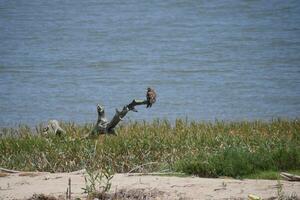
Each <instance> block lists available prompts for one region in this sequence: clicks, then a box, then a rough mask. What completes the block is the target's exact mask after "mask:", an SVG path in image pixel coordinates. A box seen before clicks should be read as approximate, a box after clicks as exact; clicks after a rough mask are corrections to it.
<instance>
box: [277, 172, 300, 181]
mask: <svg viewBox="0 0 300 200" xmlns="http://www.w3.org/2000/svg"><path fill="white" fill-rule="evenodd" d="M280 176H281V177H282V178H283V179H285V180H287V181H300V176H297V175H295V174H290V173H286V172H281V173H280Z"/></svg>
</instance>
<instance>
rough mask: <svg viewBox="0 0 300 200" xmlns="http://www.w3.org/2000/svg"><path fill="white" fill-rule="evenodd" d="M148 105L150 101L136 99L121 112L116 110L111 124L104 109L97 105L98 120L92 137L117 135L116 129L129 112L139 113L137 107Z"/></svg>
mask: <svg viewBox="0 0 300 200" xmlns="http://www.w3.org/2000/svg"><path fill="white" fill-rule="evenodd" d="M147 104H148V100H137V99H134V100H133V101H132V102H131V103H130V104H128V105H126V106H124V107H123V109H122V110H121V111H119V110H118V109H116V114H115V115H114V117H113V118H112V119H111V121H110V122H109V121H108V120H107V118H106V115H105V110H104V107H103V106H101V105H99V104H98V105H97V113H98V120H97V123H96V124H95V126H94V128H93V130H92V132H91V136H96V135H99V134H116V132H115V127H116V126H117V125H118V123H119V122H120V121H121V120H122V119H123V118H124V117H125V115H126V114H127V113H128V112H129V111H133V112H137V110H136V109H135V106H139V105H147Z"/></svg>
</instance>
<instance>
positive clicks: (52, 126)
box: [43, 119, 66, 136]
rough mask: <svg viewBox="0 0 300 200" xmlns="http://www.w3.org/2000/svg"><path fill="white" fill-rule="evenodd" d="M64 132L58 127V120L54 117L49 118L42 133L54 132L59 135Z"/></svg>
mask: <svg viewBox="0 0 300 200" xmlns="http://www.w3.org/2000/svg"><path fill="white" fill-rule="evenodd" d="M65 133H66V131H65V130H64V129H62V128H61V127H60V125H59V122H58V121H57V120H55V119H54V120H49V122H48V124H47V126H46V127H45V128H44V129H43V134H44V135H48V134H55V135H58V136H61V135H63V134H65Z"/></svg>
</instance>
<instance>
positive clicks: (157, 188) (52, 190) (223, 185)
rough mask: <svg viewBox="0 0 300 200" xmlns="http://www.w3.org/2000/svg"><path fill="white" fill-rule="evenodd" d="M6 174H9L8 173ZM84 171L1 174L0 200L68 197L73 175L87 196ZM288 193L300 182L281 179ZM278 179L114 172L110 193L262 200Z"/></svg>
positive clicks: (75, 188) (74, 186) (75, 190)
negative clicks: (252, 198)
mask: <svg viewBox="0 0 300 200" xmlns="http://www.w3.org/2000/svg"><path fill="white" fill-rule="evenodd" d="M6 175H7V176H6ZM84 176H85V171H84V170H82V171H78V172H72V173H48V172H45V173H41V172H38V173H11V174H4V173H2V176H0V199H26V198H30V197H32V196H33V195H34V194H45V195H53V196H55V197H58V196H61V197H65V194H66V191H67V187H68V179H69V178H71V192H72V198H73V199H75V197H79V198H82V199H85V198H86V196H87V195H86V194H83V190H82V188H84V187H85V181H84ZM280 184H282V189H283V191H284V193H285V194H286V195H290V194H292V193H294V194H296V195H297V196H298V197H300V182H288V181H282V180H281V181H280ZM278 188H279V185H278V181H276V180H235V179H229V178H225V179H221V178H218V179H214V178H199V177H170V176H153V175H151V176H149V175H146V176H145V175H143V176H141V175H130V176H129V175H128V174H115V175H114V177H113V179H112V187H111V190H110V191H111V192H116V191H120V190H122V189H125V190H126V191H130V190H141V191H144V192H148V193H147V194H149V193H150V194H151V192H152V193H153V194H155V195H154V196H153V197H154V199H247V197H248V195H249V194H255V195H257V196H259V197H261V198H263V199H270V198H272V197H276V196H277V193H278Z"/></svg>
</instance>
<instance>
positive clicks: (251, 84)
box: [0, 0, 300, 126]
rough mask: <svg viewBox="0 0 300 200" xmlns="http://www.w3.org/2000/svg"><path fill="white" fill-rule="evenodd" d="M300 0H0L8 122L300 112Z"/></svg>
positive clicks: (1, 114) (2, 115)
mask: <svg viewBox="0 0 300 200" xmlns="http://www.w3.org/2000/svg"><path fill="white" fill-rule="evenodd" d="M299 75H300V1H297V0H295V1H291V0H288V1H272V2H271V1H268V0H265V1H246V0H245V1H238V0H236V1H224V2H223V1H198V0H187V1H179V0H178V1H170V0H166V1H161V0H155V1H148V0H128V1H111V0H107V1H104V0H101V1H98V0H93V1H79V0H76V1H75V0H73V1H54V0H53V1H40V0H30V1H13V0H0V126H11V125H16V124H19V123H27V124H31V125H34V124H36V123H39V122H42V121H47V120H48V119H53V118H54V119H58V120H65V121H75V122H80V123H83V122H94V121H95V119H96V104H97V103H101V104H104V105H105V108H106V110H107V113H108V115H109V117H111V116H112V115H113V114H114V110H115V108H121V107H122V106H123V105H125V104H127V103H129V102H130V101H131V100H132V99H133V98H143V97H144V93H145V90H146V87H147V86H153V87H154V88H155V89H156V90H157V93H158V101H157V103H156V104H155V105H154V106H153V107H152V108H151V109H146V108H144V107H138V110H139V112H138V113H129V114H128V116H127V117H126V120H152V119H153V118H167V119H170V120H174V119H176V118H186V117H187V118H188V119H191V120H214V119H220V120H244V119H249V120H254V119H263V120H270V119H272V118H274V117H287V118H295V117H299V115H300V78H299V77H300V76H299Z"/></svg>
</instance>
